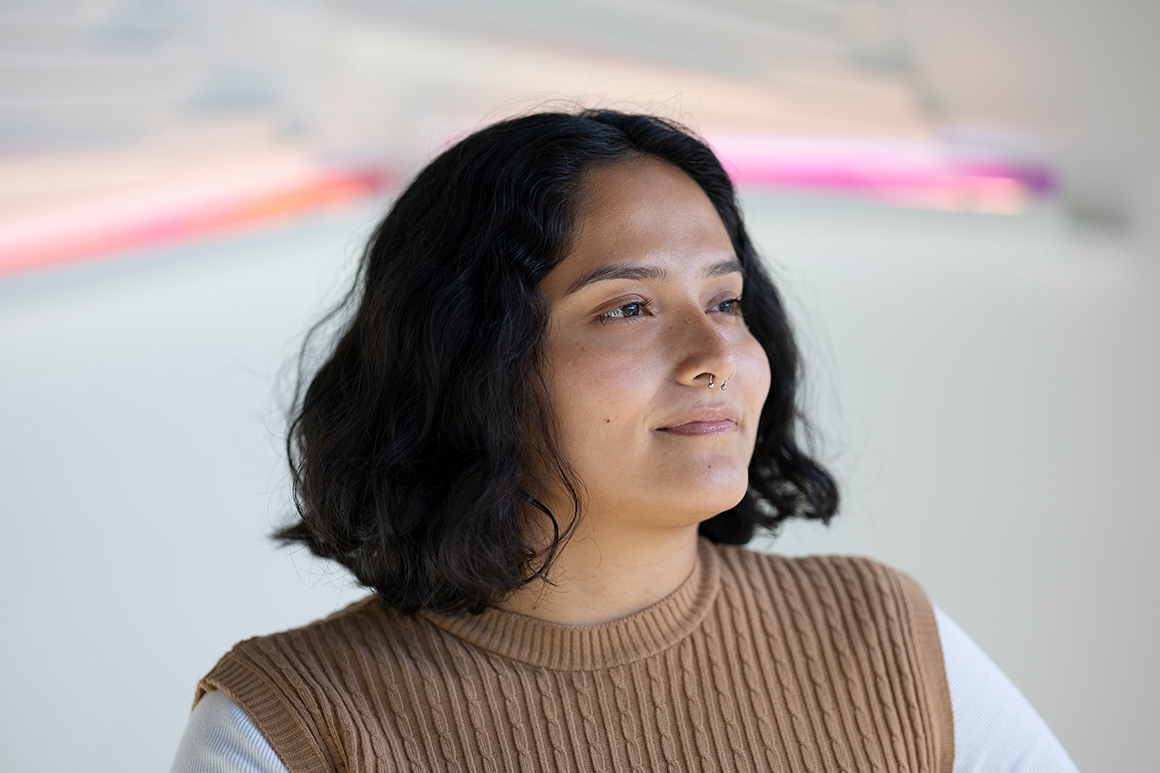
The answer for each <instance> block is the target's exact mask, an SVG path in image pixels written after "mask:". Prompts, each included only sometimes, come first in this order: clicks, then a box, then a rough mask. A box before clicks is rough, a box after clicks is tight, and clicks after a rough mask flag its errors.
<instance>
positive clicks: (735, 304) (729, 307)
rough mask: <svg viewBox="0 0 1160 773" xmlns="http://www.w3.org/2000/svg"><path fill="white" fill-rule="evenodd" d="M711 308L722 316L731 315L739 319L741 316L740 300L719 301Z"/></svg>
mask: <svg viewBox="0 0 1160 773" xmlns="http://www.w3.org/2000/svg"><path fill="white" fill-rule="evenodd" d="M713 308H714V309H715V310H716V311H720V312H721V313H723V314H733V315H735V316H738V317H740V316H741V299H740V298H730V299H729V300H727V301H721V302H720V303H718V304H717V305H716V306H714V307H713Z"/></svg>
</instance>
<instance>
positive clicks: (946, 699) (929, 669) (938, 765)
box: [894, 571, 955, 773]
mask: <svg viewBox="0 0 1160 773" xmlns="http://www.w3.org/2000/svg"><path fill="white" fill-rule="evenodd" d="M894 574H895V576H896V577H897V578H898V583H899V585H900V588H901V591H902V599H903V602H904V603H905V605H906V609H907V613H908V614H909V616H910V623H911V630H912V631H913V632H914V644H915V648H916V650H917V654H918V667H919V669H920V670H921V672H922V676H923V678H922V679H921V680H920V683H921V684H922V685H923V686H924V687H925V692H926V701H927V705H928V706H929V707H930V716H931V721H932V722H933V723H934V727H933V728H932V730H933V733H932V738H933V741H934V749H933V750H932V751H933V758H934V763H935V767H934V773H952V769H953V767H954V761H955V735H954V728H955V720H954V712H953V710H952V708H951V690H950V685H949V684H948V683H947V669H946V663H945V661H944V660H943V652H942V642H941V641H940V640H939V637H938V624H937V623H936V622H935V617H934V606H933V605H932V604H931V602H930V599H929V598H928V597H927V595H926V591H924V590H923V589H922V586H921V585H919V584H918V583H917V582H916V581H915V580H914V579H913V578H912V577H910V576H909V575H907V574H905V573H903V572H899V571H895V572H894Z"/></svg>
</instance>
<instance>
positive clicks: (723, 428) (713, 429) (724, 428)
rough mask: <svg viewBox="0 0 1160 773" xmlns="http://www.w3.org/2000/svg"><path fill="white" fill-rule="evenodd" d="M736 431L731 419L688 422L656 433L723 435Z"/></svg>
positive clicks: (664, 428)
mask: <svg viewBox="0 0 1160 773" xmlns="http://www.w3.org/2000/svg"><path fill="white" fill-rule="evenodd" d="M736 429H737V422H735V421H733V420H732V419H709V420H705V421H688V422H685V423H684V424H677V425H676V426H673V427H661V428H660V429H658V430H657V432H664V433H666V434H669V435H724V434H726V433H729V432H733V431H735V430H736Z"/></svg>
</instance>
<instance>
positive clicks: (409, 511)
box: [274, 110, 838, 614]
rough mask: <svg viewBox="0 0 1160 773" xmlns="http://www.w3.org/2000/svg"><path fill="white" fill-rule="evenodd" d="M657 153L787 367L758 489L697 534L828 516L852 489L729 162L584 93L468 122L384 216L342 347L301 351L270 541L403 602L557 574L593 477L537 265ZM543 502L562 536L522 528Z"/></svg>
mask: <svg viewBox="0 0 1160 773" xmlns="http://www.w3.org/2000/svg"><path fill="white" fill-rule="evenodd" d="M643 156H654V157H656V158H659V159H662V160H664V161H667V162H668V163H670V164H673V165H674V166H676V167H678V168H680V169H682V170H683V171H684V172H686V173H687V174H688V175H689V176H690V177H691V178H693V180H695V181H696V182H697V183H698V184H699V185H700V186H701V188H702V189H703V190H704V191H705V193H706V194H707V195H708V197H709V200H710V201H712V203H713V206H714V207H716V209H717V212H718V214H719V215H720V216H721V222H722V223H723V224H724V226H725V230H726V231H727V232H728V234H729V238H730V239H731V240H732V242H733V248H734V250H735V251H736V254H737V257H738V259H739V260H740V262H741V265H742V266H743V268H744V278H745V291H744V297H743V299H742V300H743V306H744V309H745V318H746V322H747V324H748V325H749V329H750V331H751V332H752V333H753V335H754V336H755V337H756V338H757V340H758V341H759V342H760V343H761V345H762V347H763V348H764V349H765V352H766V355H767V356H768V358H769V364H770V369H771V371H772V384H771V387H770V392H769V397H768V399H767V400H766V402H765V406H764V408H763V410H762V412H761V418H760V421H759V424H758V429H757V444H756V449H755V451H754V454H753V459H752V461H751V463H750V466H749V490H748V493H747V494H746V496H745V498H744V499H743V500H742V501H741V502H740V503H739V504H738V505H737V506H736V507H734V508H732V509H730V510H727V511H725V512H723V513H720V514H718V515H716V516H715V517H713V518H710V519H709V520H707V521H705V522H704V523H702V524H701V526H700V531H701V533H702V534H704V535H705V536H706V537H708V538H709V539H710V540H713V541H715V542H723V543H730V544H745V543H746V542H748V541H749V540H750V539H751V538H752V537H753V536H754V533H755V530H756V529H758V528H762V529H770V530H775V529H776V528H777V526H778V525H779V524H780V523H781V522H782V521H784V520H785V519H787V518H790V517H795V516H796V517H804V518H814V519H820V520H822V521H825V522H828V521H829V519H830V517H831V516H832V515H833V514H834V512H835V511H836V509H837V505H838V492H837V487H836V486H835V484H834V481H833V479H832V478H831V477H830V475H829V474H828V473H827V472H826V471H825V470H824V469H822V467H820V466H819V465H818V464H816V463H815V462H814V461H812V460H811V459H810V458H809V457H808V456H807V455H806V454H805V453H804V452H803V451H802V450H801V449H800V448H799V446H798V435H799V434H800V433H801V431H802V430H801V417H800V415H799V412H798V408H797V403H796V402H795V393H796V390H797V383H798V378H799V364H798V351H797V347H796V346H795V344H794V338H793V334H792V331H791V329H790V325H789V322H788V320H787V319H786V315H785V311H784V309H783V307H782V304H781V301H780V299H779V298H778V294H777V291H776V290H775V289H774V286H773V283H772V282H771V281H770V279H769V277H768V276H767V275H766V272H765V271H764V269H763V268H762V266H761V263H760V262H759V260H758V258H757V255H756V254H755V252H754V248H753V245H752V243H751V242H750V239H749V235H748V234H747V233H746V231H745V227H744V225H743V223H742V219H741V213H740V211H739V210H738V206H737V202H736V199H735V196H734V191H733V185H732V183H731V182H730V180H729V177H728V175H727V174H726V173H725V171H724V170H723V169H722V167H721V164H720V162H719V161H718V160H717V158H716V157H715V156H714V155H713V152H712V151H711V150H710V149H709V148H708V147H707V146H706V145H705V143H704V142H702V141H701V140H700V139H698V138H697V137H695V136H694V135H693V134H692V133H691V132H689V131H688V130H686V129H685V128H683V127H681V126H679V125H677V124H675V123H673V122H671V121H668V120H665V119H662V118H657V117H654V116H648V115H631V114H625V113H620V112H614V111H610V110H586V111H583V112H580V113H578V114H569V113H540V114H535V115H528V116H524V117H520V118H514V119H511V120H507V121H502V122H500V123H497V124H495V125H493V126H489V127H487V128H485V129H481V130H479V131H477V132H475V133H474V134H471V135H470V136H468V137H466V138H465V139H463V140H461V141H460V142H458V143H457V144H455V145H454V146H453V147H451V148H450V149H448V150H447V151H445V152H444V153H442V154H441V155H440V156H439V157H438V158H436V159H435V160H434V161H432V162H431V163H430V164H429V165H428V166H427V167H426V168H425V169H424V170H423V171H422V172H420V173H419V175H418V176H417V177H416V178H415V180H414V182H412V183H411V185H410V186H409V187H408V188H407V189H406V190H405V191H403V193H402V195H400V196H399V198H398V200H397V201H396V202H395V204H394V206H393V207H392V208H391V210H390V212H388V214H387V216H386V217H385V218H384V219H383V221H382V222H381V223H380V224H379V225H378V227H377V228H376V229H375V231H374V233H373V235H372V236H371V239H370V242H369V244H368V246H367V248H366V251H365V253H364V256H363V259H362V263H361V265H360V268H359V272H358V276H357V279H356V283H355V287H354V289H353V290H352V291H351V293H350V294H349V296H348V299H347V302H346V305H345V307H340V309H338V310H336V312H339V311H343V310H345V311H347V312H348V314H349V316H348V318H347V319H346V321H345V323H344V325H343V327H342V329H341V331H340V332H339V335H338V336H337V339H336V343H335V344H334V346H333V349H332V351H331V354H330V356H329V358H327V359H326V360H325V362H323V364H322V365H321V367H319V368H318V370H317V371H316V372H315V373H314V375H313V377H312V378H308V374H307V371H306V370H305V369H304V368H300V374H299V383H298V390H297V392H296V394H295V403H294V407H293V409H292V413H291V423H290V429H289V436H288V438H287V452H288V454H289V460H290V471H291V473H292V479H293V493H294V502H295V505H296V507H297V518H296V520H295V522H293V523H291V524H290V525H287V526H285V527H284V528H281V529H279V530H278V531H277V532H275V535H274V536H275V538H276V539H278V540H281V541H282V542H283V543H289V544H299V545H305V546H306V547H307V548H309V549H310V551H311V552H313V553H314V554H316V555H318V556H322V557H325V558H331V559H334V560H335V561H337V562H338V563H340V564H342V565H343V566H345V567H346V568H347V569H349V570H350V571H351V572H352V573H353V574H354V576H355V578H356V579H357V580H358V581H359V582H360V583H362V584H363V585H366V586H368V587H370V588H373V589H375V590H376V591H378V593H379V594H380V598H381V600H382V602H383V603H384V604H386V605H387V606H388V607H393V608H394V609H396V610H398V611H399V612H401V613H404V614H409V613H413V612H416V611H418V610H421V609H426V610H432V611H440V612H463V611H467V612H481V611H483V610H484V609H485V608H487V607H488V606H489V605H491V604H493V603H495V602H497V601H499V600H502V599H503V598H505V597H506V596H508V595H509V594H510V593H512V592H513V591H515V590H516V589H518V588H520V587H521V586H523V585H525V584H527V583H529V582H530V581H532V580H533V579H534V578H536V577H541V578H547V579H550V578H549V572H550V568H551V565H552V560H553V558H554V557H555V556H556V555H557V554H558V552H559V550H560V548H561V547H562V545H563V544H564V541H565V540H567V539H568V537H569V535H570V532H571V530H572V527H573V526H574V525H575V523H576V520H577V516H578V514H579V513H580V512H581V509H582V501H583V496H582V491H583V485H582V481H578V480H576V479H575V476H574V474H573V473H572V471H571V469H570V467H569V465H568V461H567V459H565V458H564V457H563V455H562V453H561V450H560V445H559V443H558V440H557V437H556V428H555V422H554V414H553V411H552V406H551V405H549V404H547V402H546V398H545V397H544V395H545V394H546V390H545V389H544V374H543V370H542V367H543V363H542V358H541V350H542V347H543V342H544V338H545V331H546V325H547V320H548V316H549V308H548V304H547V301H546V299H545V297H544V295H543V293H542V292H541V291H540V283H541V281H542V280H543V279H544V277H545V276H546V275H547V274H548V272H549V271H551V270H552V268H553V267H555V266H556V265H557V264H558V263H559V262H560V261H561V260H562V259H563V258H564V257H565V255H567V254H568V250H569V243H570V238H571V235H572V230H573V223H574V220H575V217H576V211H577V208H578V207H579V206H580V205H581V203H582V202H581V200H582V197H583V193H584V184H585V174H586V172H588V171H589V170H591V169H593V168H594V167H596V166H599V165H606V164H612V163H616V162H619V161H626V160H630V159H634V158H640V157H643ZM320 324H321V323H320ZM318 330H319V328H318V327H316V328H315V329H314V330H313V331H312V335H313V334H314V333H316V332H317V331H318ZM307 341H308V343H309V341H310V338H309V337H308V339H307ZM303 351H304V352H305V351H307V349H306V347H305V346H304V349H303ZM304 360H305V357H304ZM304 360H303V361H304ZM308 381H309V383H308V385H307V382H308ZM545 471H546V472H545ZM550 478H555V479H556V480H559V481H562V482H563V484H564V486H565V488H566V489H567V491H568V493H569V494H570V496H571V500H572V504H573V507H572V511H571V512H570V513H551V512H548V510H547V509H546V508H545V507H543V505H541V504H539V502H538V500H537V499H536V494H537V493H538V492H540V491H542V490H543V487H544V485H545V484H546V482H547V480H548V479H550ZM536 511H539V513H540V515H541V516H546V517H547V519H548V522H550V523H551V524H552V525H553V527H554V533H553V534H552V535H550V536H551V537H552V539H549V540H548V544H547V545H543V544H536V545H534V544H532V543H531V542H530V541H529V539H528V538H527V529H526V528H522V527H521V524H524V525H526V524H527V523H528V520H527V519H528V516H529V515H530V514H533V513H535V512H536Z"/></svg>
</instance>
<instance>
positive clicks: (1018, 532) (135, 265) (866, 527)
mask: <svg viewBox="0 0 1160 773" xmlns="http://www.w3.org/2000/svg"><path fill="white" fill-rule="evenodd" d="M749 198H750V201H749V213H750V220H751V227H752V229H753V231H754V233H755V234H756V236H757V238H758V241H759V243H760V244H762V245H763V246H764V247H765V248H766V250H767V252H768V253H769V254H770V256H771V257H773V258H774V259H775V260H776V261H779V262H780V267H779V268H777V269H776V273H777V275H778V277H779V278H780V280H781V283H782V287H783V289H784V291H785V292H786V294H787V295H788V296H790V298H791V305H792V306H793V307H794V308H795V310H796V311H797V313H798V315H799V316H800V318H801V323H800V327H801V329H802V332H803V341H804V348H805V350H806V353H807V356H808V357H809V358H810V367H811V372H812V374H813V376H814V378H813V381H812V384H813V387H814V390H813V391H814V396H815V404H816V406H817V410H818V417H819V423H820V425H821V426H822V429H823V433H824V435H825V443H824V446H823V450H824V455H825V457H826V458H828V459H830V460H831V461H832V462H833V465H834V469H835V470H836V471H837V473H838V474H839V476H840V479H841V481H842V482H843V484H844V491H845V497H846V499H845V502H846V505H845V510H844V513H843V514H842V515H841V517H840V518H839V519H838V520H837V521H836V522H835V524H834V526H833V528H832V529H830V530H828V531H826V530H821V529H818V528H815V527H812V526H800V527H793V528H791V529H788V530H787V532H786V534H785V535H784V536H783V537H782V539H781V541H780V542H779V543H778V544H777V549H780V550H785V551H788V552H815V551H828V552H837V551H842V552H856V553H864V554H869V555H873V556H876V557H878V558H880V559H882V560H885V561H887V562H890V563H893V564H895V565H896V566H899V567H901V568H903V569H905V570H907V571H908V572H910V573H911V574H913V575H914V576H916V577H917V578H919V579H920V580H921V581H922V582H923V583H924V585H925V586H926V587H927V588H928V590H929V591H930V593H931V595H932V597H933V598H934V600H935V601H936V603H938V604H939V605H940V606H942V607H943V608H944V609H945V610H946V611H947V612H948V613H949V614H950V615H951V616H952V617H954V618H955V619H956V620H957V621H958V622H959V623H960V624H961V625H962V626H963V627H964V628H965V629H966V630H967V632H968V633H970V634H972V635H973V636H974V637H975V638H976V640H978V641H979V642H980V644H982V646H983V647H984V649H985V650H987V651H988V652H989V653H990V654H991V656H992V657H993V658H994V659H995V660H996V661H997V662H998V663H999V665H1000V666H1001V667H1003V668H1004V669H1005V670H1006V671H1007V673H1008V674H1009V675H1010V676H1011V677H1012V678H1013V679H1014V681H1015V682H1016V684H1018V685H1019V686H1020V687H1021V688H1022V689H1023V690H1024V692H1026V694H1027V695H1028V696H1029V697H1030V698H1031V700H1032V702H1033V703H1034V704H1035V705H1036V706H1037V708H1038V709H1039V710H1040V711H1041V713H1042V714H1043V715H1044V716H1045V717H1046V719H1047V720H1048V723H1049V724H1050V725H1051V726H1052V727H1053V728H1054V730H1055V731H1056V733H1057V735H1059V737H1060V739H1061V740H1062V741H1063V744H1064V746H1065V747H1066V748H1068V749H1069V751H1070V752H1071V753H1072V755H1073V757H1074V758H1075V760H1076V762H1077V763H1078V765H1079V766H1080V768H1081V770H1085V771H1088V773H1091V772H1092V771H1100V770H1108V771H1119V770H1142V769H1145V768H1146V766H1147V765H1148V764H1150V763H1151V757H1150V756H1148V757H1145V750H1144V743H1143V740H1142V739H1144V738H1146V737H1148V736H1147V731H1148V730H1149V729H1150V727H1151V725H1152V724H1154V723H1155V721H1156V719H1158V717H1157V712H1156V710H1155V708H1154V701H1153V700H1152V696H1153V695H1155V694H1156V693H1157V692H1158V691H1160V673H1158V668H1157V666H1156V662H1155V659H1154V658H1153V657H1152V649H1153V648H1152V647H1151V645H1150V644H1149V642H1151V641H1152V640H1154V637H1155V635H1156V633H1157V626H1156V623H1155V619H1154V618H1155V609H1156V606H1157V605H1156V593H1155V587H1156V581H1155V569H1154V568H1153V567H1154V564H1153V562H1152V561H1151V554H1152V548H1153V545H1154V543H1155V542H1156V540H1157V538H1158V537H1160V527H1158V526H1157V521H1158V520H1160V519H1157V517H1156V515H1157V513H1156V507H1155V505H1154V504H1153V501H1152V497H1151V496H1150V495H1151V493H1152V492H1151V485H1150V483H1151V481H1152V477H1153V476H1152V471H1151V467H1152V466H1153V465H1154V464H1155V463H1156V462H1157V461H1158V459H1160V455H1158V454H1157V452H1156V450H1155V446H1154V442H1153V441H1154V438H1155V437H1156V436H1157V434H1158V432H1157V431H1158V430H1160V411H1158V409H1157V408H1156V405H1155V402H1154V396H1155V395H1156V394H1157V393H1158V392H1160V389H1158V387H1160V384H1158V381H1160V371H1158V368H1157V366H1156V356H1155V352H1156V331H1157V322H1158V321H1160V319H1158V317H1160V313H1158V312H1157V310H1156V306H1157V304H1156V300H1157V298H1158V297H1160V296H1158V294H1157V291H1158V290H1160V280H1158V277H1157V271H1156V269H1155V268H1154V267H1152V266H1150V265H1148V264H1145V263H1144V262H1142V261H1139V260H1138V259H1136V258H1135V257H1134V256H1132V255H1131V254H1127V253H1122V252H1117V250H1116V248H1115V246H1114V245H1112V246H1110V247H1109V246H1108V245H1100V244H1096V243H1089V242H1090V240H1089V239H1087V238H1086V237H1083V238H1081V236H1082V235H1081V236H1076V235H1072V234H1069V233H1068V232H1067V229H1066V228H1065V226H1064V225H1062V224H1061V223H1060V222H1058V221H1057V220H1056V219H1055V218H1054V216H1053V215H1052V214H1051V213H1050V212H1045V213H1039V214H1037V215H1035V216H1031V217H1026V218H997V217H982V216H952V215H946V214H938V213H916V212H903V211H893V210H878V209H872V208H868V207H866V206H859V205H853V204H834V203H829V204H819V203H817V202H813V203H809V202H801V201H790V200H784V199H777V198H774V197H771V196H757V195H755V196H751V197H749ZM366 219H367V215H365V214H363V213H359V214H354V215H349V216H344V217H336V218H332V219H329V220H325V221H315V222H313V223H309V224H302V225H298V226H295V227H289V228H285V229H282V230H279V231H276V232H270V233H266V234H261V235H256V236H249V237H244V238H241V237H239V238H236V239H232V240H220V241H217V242H213V243H202V244H200V245H196V246H190V247H183V248H179V249H171V250H164V251H159V252H158V253H157V254H153V255H143V256H137V257H136V258H134V259H132V260H127V261H123V262H120V263H114V264H108V265H104V266H93V267H88V268H79V269H73V270H70V271H62V272H58V273H54V274H52V275H41V276H32V277H26V278H16V279H11V278H10V279H7V280H4V281H3V282H0V492H2V493H0V599H2V602H0V603H2V614H3V618H2V619H3V621H4V622H3V625H2V626H0V652H2V653H3V657H2V658H0V682H2V683H3V684H4V685H5V688H6V696H5V700H4V701H2V702H0V770H3V771H24V770H35V769H50V770H54V771H62V773H66V772H69V771H82V770H83V771H97V772H100V771H110V773H111V772H112V771H124V770H143V771H144V770H165V769H167V767H168V764H169V761H170V759H171V758H172V753H173V750H174V748H175V746H176V743H177V739H178V737H179V735H180V733H181V729H182V726H183V723H184V720H185V715H186V712H187V710H188V705H189V701H190V699H191V698H192V695H193V687H194V684H195V683H196V680H197V678H198V677H199V676H200V675H201V674H203V673H204V672H205V671H207V670H208V669H209V668H210V667H211V666H212V665H213V663H214V661H215V660H216V658H217V657H218V656H219V655H220V654H222V653H223V652H224V651H225V650H226V649H228V647H229V646H230V645H231V644H232V643H233V642H234V641H236V640H238V639H241V638H244V637H247V636H251V635H255V634H259V633H266V632H270V631H274V630H278V629H281V628H286V627H291V626H294V625H298V624H301V623H303V622H306V621H308V620H310V619H312V618H315V617H318V616H320V615H322V614H325V613H327V612H329V611H331V610H333V609H334V608H336V607H338V606H340V605H343V604H345V603H347V602H348V601H350V600H352V599H354V598H356V597H357V595H358V591H356V590H353V589H351V588H349V587H348V586H346V585H345V583H344V581H343V580H342V579H341V577H339V576H337V575H334V574H328V573H326V572H325V571H324V570H323V569H322V568H321V567H319V566H317V565H315V564H313V563H312V562H311V561H309V560H308V559H306V558H305V557H304V556H302V555H301V554H300V553H299V554H290V553H287V552H279V551H277V550H275V549H274V548H273V547H271V545H270V544H269V543H268V542H267V541H266V540H265V538H264V535H265V534H266V533H267V532H268V531H269V530H270V528H271V526H272V525H273V524H274V523H275V522H276V521H277V520H278V518H279V514H280V513H282V512H283V511H284V505H285V472H284V469H283V464H282V462H281V452H280V443H281V440H280V439H279V434H280V431H281V419H280V413H279V410H278V400H279V399H280V398H279V397H278V392H277V384H278V383H279V380H278V372H279V369H280V368H281V367H282V366H283V365H284V363H286V362H287V361H288V359H289V358H290V357H291V355H292V354H293V351H294V347H295V345H296V342H297V341H298V340H299V339H300V336H301V334H302V332H303V331H304V330H305V328H306V326H307V325H308V324H309V322H310V321H311V320H312V319H313V318H314V317H316V316H317V314H318V313H319V312H320V310H321V309H322V308H323V306H324V303H325V301H326V300H332V299H333V298H335V297H336V296H337V293H338V291H339V290H340V289H341V284H342V277H344V276H345V273H344V272H345V271H346V270H347V267H348V266H349V264H350V258H351V257H352V256H353V255H354V253H355V252H357V239H354V238H352V234H354V233H355V232H357V231H359V230H360V229H361V228H363V227H365V225H366ZM281 383H282V384H285V383H286V382H285V380H283V381H282V382H281Z"/></svg>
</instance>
